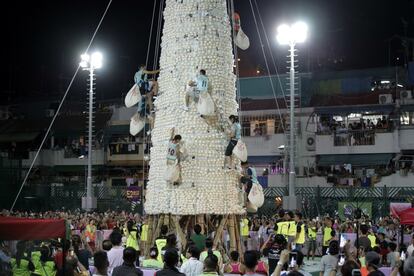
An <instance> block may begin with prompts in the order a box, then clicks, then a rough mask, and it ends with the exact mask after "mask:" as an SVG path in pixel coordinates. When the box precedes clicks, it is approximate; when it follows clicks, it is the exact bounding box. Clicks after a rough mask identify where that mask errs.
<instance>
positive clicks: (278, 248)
mask: <svg viewBox="0 0 414 276" xmlns="http://www.w3.org/2000/svg"><path fill="white" fill-rule="evenodd" d="M286 246H287V241H286V239H285V237H284V236H283V235H280V234H277V235H275V234H272V235H270V236H269V238H268V239H267V241H266V242H265V243H264V244H263V246H262V248H261V251H262V252H263V255H265V256H267V257H268V261H269V275H271V274H272V273H273V271H275V269H276V266H277V264H278V262H279V260H280V254H281V253H282V250H284V249H286Z"/></svg>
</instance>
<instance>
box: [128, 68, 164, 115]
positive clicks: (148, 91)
mask: <svg viewBox="0 0 414 276" xmlns="http://www.w3.org/2000/svg"><path fill="white" fill-rule="evenodd" d="M158 72H160V70H153V71H148V70H147V67H146V65H145V64H142V65H141V66H140V68H139V70H138V72H136V73H135V76H134V81H135V83H136V84H137V86H138V87H139V91H140V93H141V95H142V100H141V102H140V103H139V104H138V113H139V114H140V116H141V117H142V118H143V117H145V115H147V113H148V114H149V112H150V111H151V110H152V97H153V91H152V90H153V89H158V84H157V83H154V82H155V80H150V81H148V74H157V73H158ZM147 104H148V105H149V108H148V109H147Z"/></svg>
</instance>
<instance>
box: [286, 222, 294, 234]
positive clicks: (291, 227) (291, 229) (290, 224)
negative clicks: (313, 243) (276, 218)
mask: <svg viewBox="0 0 414 276" xmlns="http://www.w3.org/2000/svg"><path fill="white" fill-rule="evenodd" d="M287 223H288V236H290V237H294V236H296V222H295V221H293V220H292V221H288V222H287Z"/></svg>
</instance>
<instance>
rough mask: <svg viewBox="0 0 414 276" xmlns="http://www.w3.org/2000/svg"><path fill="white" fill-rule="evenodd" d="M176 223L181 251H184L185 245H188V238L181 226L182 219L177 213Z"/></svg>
mask: <svg viewBox="0 0 414 276" xmlns="http://www.w3.org/2000/svg"><path fill="white" fill-rule="evenodd" d="M174 225H175V231H176V233H177V236H178V237H180V242H181V251H183V250H184V249H185V247H186V246H187V238H186V236H185V234H184V232H183V230H182V229H181V227H180V221H179V220H178V216H177V215H175V216H174Z"/></svg>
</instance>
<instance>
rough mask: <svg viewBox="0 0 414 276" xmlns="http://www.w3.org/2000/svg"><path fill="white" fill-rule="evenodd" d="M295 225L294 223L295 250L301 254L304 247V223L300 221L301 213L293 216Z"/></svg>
mask: <svg viewBox="0 0 414 276" xmlns="http://www.w3.org/2000/svg"><path fill="white" fill-rule="evenodd" d="M295 223H296V237H295V244H296V247H295V249H296V250H297V251H300V252H302V248H303V247H304V245H305V240H306V238H305V236H306V234H305V223H304V222H303V221H302V213H300V212H296V214H295Z"/></svg>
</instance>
